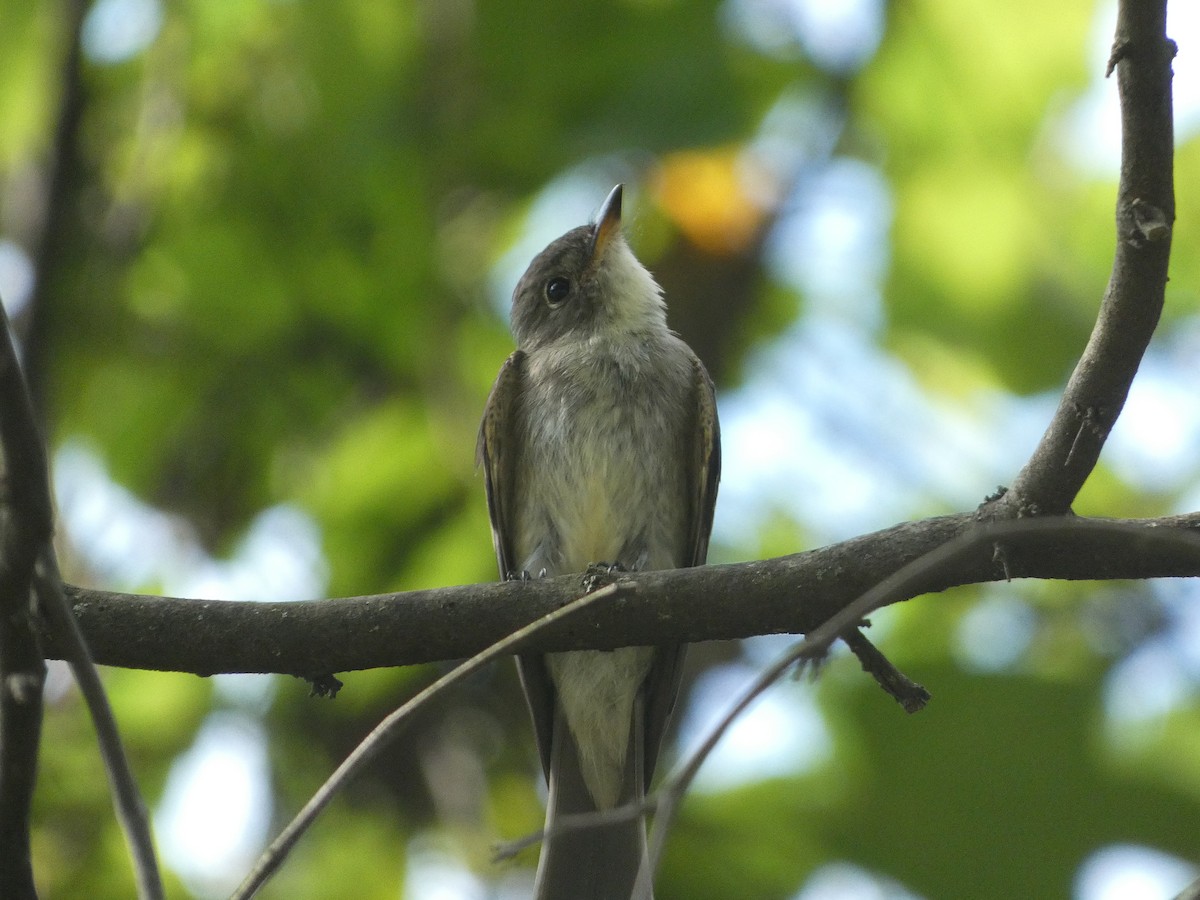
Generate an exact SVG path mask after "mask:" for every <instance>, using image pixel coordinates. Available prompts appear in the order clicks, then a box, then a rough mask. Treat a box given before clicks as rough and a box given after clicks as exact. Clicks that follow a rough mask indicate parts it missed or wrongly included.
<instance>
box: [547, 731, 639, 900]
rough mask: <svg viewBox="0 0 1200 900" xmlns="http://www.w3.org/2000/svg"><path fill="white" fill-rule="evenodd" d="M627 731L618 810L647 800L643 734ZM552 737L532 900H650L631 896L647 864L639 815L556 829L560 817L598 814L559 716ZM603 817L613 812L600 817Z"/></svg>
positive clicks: (571, 739)
mask: <svg viewBox="0 0 1200 900" xmlns="http://www.w3.org/2000/svg"><path fill="white" fill-rule="evenodd" d="M637 718H638V717H635V720H636V719H637ZM630 731H631V734H630V741H629V748H628V751H627V752H626V755H625V778H624V783H623V786H622V790H621V799H620V801H619V803H618V806H620V805H623V804H627V803H630V802H636V801H640V800H642V799H643V798H644V796H645V779H644V775H643V766H642V747H643V741H642V735H641V729H640V728H637V727H635V728H632V729H630ZM554 732H555V733H554V740H553V742H552V748H553V749H552V750H551V756H550V770H549V784H550V794H549V799H548V801H547V808H546V835H545V837H544V838H543V841H542V852H541V858H540V859H539V861H538V870H537V878H536V881H535V889H534V896H535V897H536V900H631V898H632V900H653V897H652V895H651V894H650V892H649V891H646V892H645V893H642V894H640V895H638V896H637V897H633V889H634V883H635V882H636V880H637V875H638V869H639V867H641V866H642V865H643V864H644V862H645V860H646V824H645V819H644V817H643V816H640V815H638V816H630V817H624V816H619V817H618V816H614V820H613V821H611V822H605V823H603V824H597V825H595V826H588V827H581V828H575V827H569V828H565V829H564V828H560V826H559V823H560V822H561V821H562V818H563V817H564V816H571V817H574V816H575V815H578V814H587V813H596V812H597V808H596V801H595V800H594V799H593V798H592V795H591V793H590V792H589V791H588V789H587V786H586V785H585V784H584V781H583V773H582V771H581V769H580V763H579V754H578V751H577V750H576V746H575V741H574V737H573V736H572V735H571V734H570V729H569V728H567V725H566V721H565V719H564V718H563V716H562V713H561V711H559V712H558V714H557V715H556V716H555V722H554ZM606 814H612V810H608V811H604V812H601V816H603V815H606ZM647 883H648V882H647Z"/></svg>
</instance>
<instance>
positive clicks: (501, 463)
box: [476, 350, 554, 772]
mask: <svg viewBox="0 0 1200 900" xmlns="http://www.w3.org/2000/svg"><path fill="white" fill-rule="evenodd" d="M524 375H525V354H524V353H523V352H522V351H520V350H517V351H516V352H515V353H513V354H512V356H510V357H509V358H508V359H506V360H505V361H504V365H503V366H501V367H500V374H499V375H497V376H496V383H495V384H494V385H493V386H492V392H491V394H490V395H489V396H488V401H487V406H486V407H485V408H484V411H483V422H482V423H481V424H480V426H479V443H478V446H477V449H476V458H477V462H478V464H479V465H480V466H481V467H482V468H483V481H484V487H485V489H486V491H487V505H488V517H489V518H490V519H491V523H492V544H493V545H494V546H495V548H496V564H497V565H498V566H499V567H500V578H501V579H509V578H516V577H524V573H522V572H520V571H519V569H518V567H519V566H520V565H521V561H520V560H519V559H517V556H516V548H515V547H514V545H513V541H514V540H515V538H516V522H515V521H514V516H515V511H514V500H513V497H514V491H515V490H516V481H517V460H518V458H519V457H520V455H521V453H522V448H521V447H520V446H519V445H518V442H517V438H516V437H515V436H514V435H513V425H514V423H515V420H516V415H517V404H518V402H519V400H518V398H519V397H520V389H521V384H522V382H523V380H524ZM533 574H534V575H536V574H537V573H533ZM517 671H518V672H519V674H520V676H521V686H522V687H523V688H524V690H525V699H526V701H527V702H528V704H529V712H530V714H531V716H532V717H533V733H534V737H535V738H536V739H537V747H538V753H539V754H541V758H542V767H543V768H544V769H545V770H546V771H547V772H549V771H550V745H551V737H552V734H553V729H554V692H553V691H554V689H553V686H552V684H551V681H550V674H549V672H547V671H546V664H545V662H544V660H543V657H542V655H541V654H540V653H532V654H525V655H522V656H519V657H518V658H517Z"/></svg>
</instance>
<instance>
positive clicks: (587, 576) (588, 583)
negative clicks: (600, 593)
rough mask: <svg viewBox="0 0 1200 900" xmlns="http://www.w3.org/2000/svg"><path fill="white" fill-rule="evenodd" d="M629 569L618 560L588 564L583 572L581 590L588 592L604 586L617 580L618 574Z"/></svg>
mask: <svg viewBox="0 0 1200 900" xmlns="http://www.w3.org/2000/svg"><path fill="white" fill-rule="evenodd" d="M628 571H630V570H629V569H627V568H626V567H625V566H623V565H622V564H621V563H619V562H611V563H609V562H596V563H592V564H590V565H589V566H588V567H587V569H585V570H584V573H583V579H582V581H583V590H584V592H585V593H588V594H590V593H591V592H592V591H594V590H597V589H599V588H602V587H605V586H607V585H610V584H612V583H613V582H615V581H617V580H619V579H618V576H620V575H622V574H623V573H625V572H628Z"/></svg>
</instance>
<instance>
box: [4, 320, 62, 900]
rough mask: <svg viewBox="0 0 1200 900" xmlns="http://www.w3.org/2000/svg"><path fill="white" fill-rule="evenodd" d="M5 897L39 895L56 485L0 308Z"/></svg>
mask: <svg viewBox="0 0 1200 900" xmlns="http://www.w3.org/2000/svg"><path fill="white" fill-rule="evenodd" d="M0 332H3V333H2V334H0V452H2V453H3V457H4V487H5V493H6V496H5V497H4V500H3V506H4V509H3V520H2V521H0V529H2V532H3V537H2V541H0V896H4V897H36V896H37V893H36V889H35V887H34V882H33V865H32V861H31V857H30V844H29V825H30V806H31V803H32V801H33V789H34V786H35V784H36V783H37V758H38V746H39V743H40V741H41V733H42V686H43V684H44V683H45V680H46V664H45V661H44V660H43V658H42V651H41V648H40V646H39V644H38V638H37V632H36V630H35V628H34V616H33V602H32V593H31V586H32V584H33V574H34V563H35V561H36V559H37V556H38V553H39V552H40V551H41V549H42V548H43V547H45V546H47V545H48V544H49V542H50V534H51V527H52V526H51V521H52V519H51V510H50V485H49V479H48V477H47V472H46V455H45V450H44V449H43V447H42V438H41V435H40V434H39V433H38V430H37V426H36V425H35V424H34V419H33V409H32V407H31V405H30V402H29V393H28V390H27V389H26V387H25V379H24V378H23V377H22V376H21V369H20V365H19V364H18V362H17V353H16V349H15V348H14V347H13V343H12V337H11V335H10V333H9V328H8V316H7V315H6V314H5V312H4V310H3V307H0Z"/></svg>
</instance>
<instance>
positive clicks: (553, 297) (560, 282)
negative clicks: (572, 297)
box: [546, 276, 571, 306]
mask: <svg viewBox="0 0 1200 900" xmlns="http://www.w3.org/2000/svg"><path fill="white" fill-rule="evenodd" d="M570 293H571V282H570V281H568V280H567V279H565V278H563V277H561V276H560V277H558V278H551V279H550V280H549V281H547V282H546V299H547V300H549V301H550V302H551V303H552V304H553V305H555V306H557V305H558V304H559V303H562V302H563V301H564V300H566V299H567V296H568V295H569V294H570Z"/></svg>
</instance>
